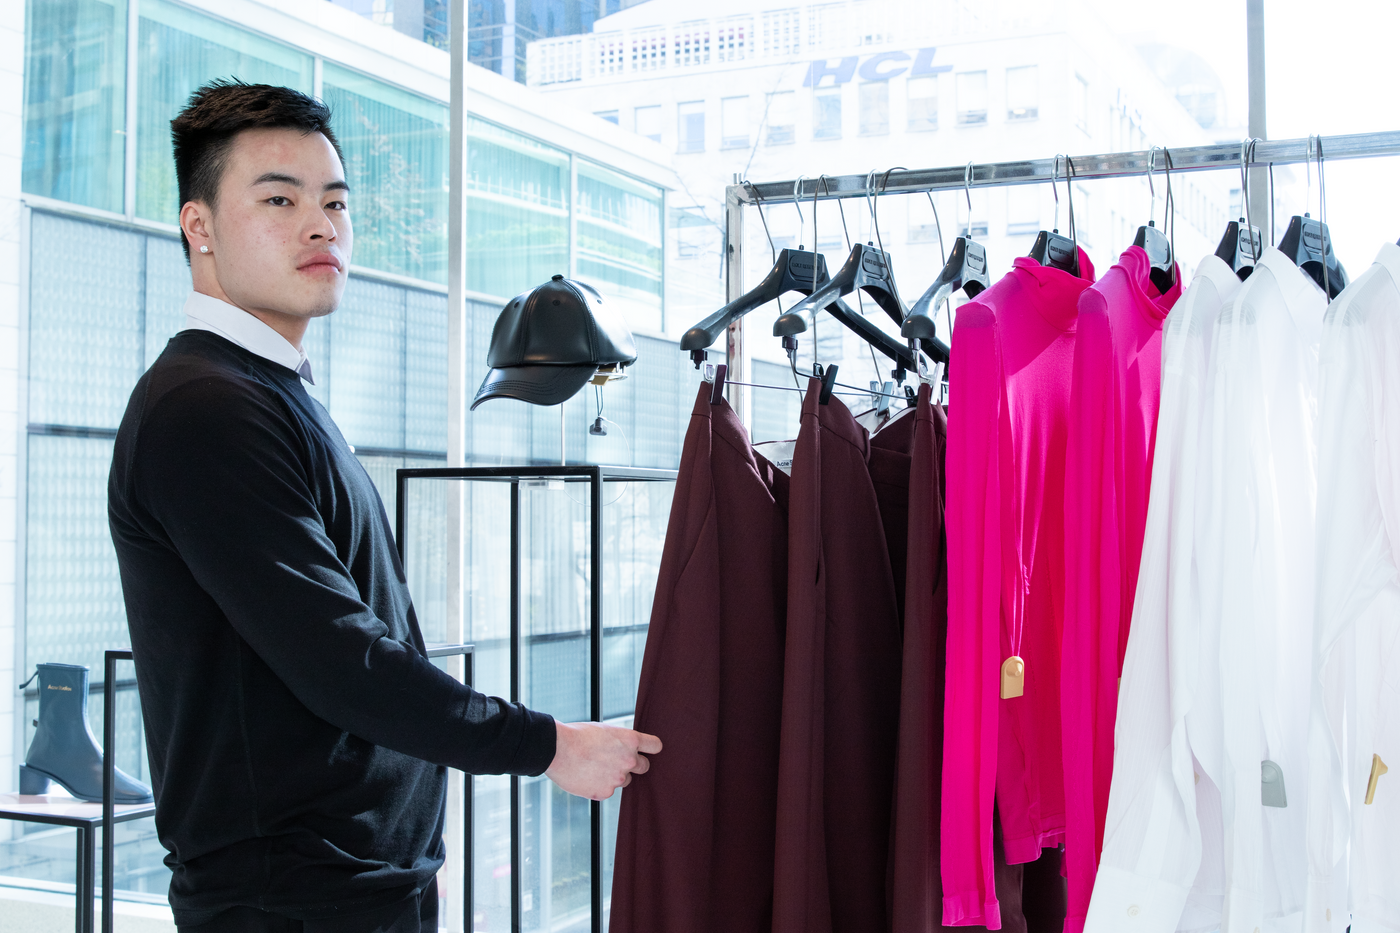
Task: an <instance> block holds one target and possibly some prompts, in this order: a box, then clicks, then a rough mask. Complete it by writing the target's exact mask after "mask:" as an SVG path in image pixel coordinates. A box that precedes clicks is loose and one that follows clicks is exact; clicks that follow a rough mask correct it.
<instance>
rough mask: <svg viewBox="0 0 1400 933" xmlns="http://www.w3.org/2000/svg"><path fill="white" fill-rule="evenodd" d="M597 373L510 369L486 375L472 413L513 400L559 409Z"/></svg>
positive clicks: (563, 368) (592, 370) (557, 368)
mask: <svg viewBox="0 0 1400 933" xmlns="http://www.w3.org/2000/svg"><path fill="white" fill-rule="evenodd" d="M597 371H598V367H597V366H593V365H589V366H509V367H506V368H503V369H493V370H491V371H490V372H488V373H487V374H486V379H485V380H483V381H482V383H481V388H480V389H477V391H476V398H475V399H474V400H473V401H472V410H473V411H475V410H476V406H478V405H480V404H481V403H482V402H485V401H487V400H489V399H493V398H513V399H518V400H519V401H522V402H529V403H530V404H531V405H558V404H561V403H563V402H567V401H568V400H569V399H571V398H573V397H574V396H575V395H576V394H577V393H578V390H579V389H582V388H583V387H584V386H585V385H587V383H588V380H589V379H592V378H593V374H594V373H596V372H597Z"/></svg>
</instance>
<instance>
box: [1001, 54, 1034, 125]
mask: <svg viewBox="0 0 1400 933" xmlns="http://www.w3.org/2000/svg"><path fill="white" fill-rule="evenodd" d="M1039 72H1040V69H1039V68H1037V67H1036V66H1035V65H1026V66H1024V67H1022V68H1008V69H1006V119H1007V120H1034V119H1035V118H1036V117H1038V116H1040V75H1039Z"/></svg>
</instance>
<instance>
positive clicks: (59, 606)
mask: <svg viewBox="0 0 1400 933" xmlns="http://www.w3.org/2000/svg"><path fill="white" fill-rule="evenodd" d="M111 464H112V441H110V440H108V439H105V438H87V437H53V436H48V435H31V436H30V438H29V464H28V466H29V473H28V495H27V498H26V508H27V513H26V517H27V532H28V533H27V537H26V541H25V597H26V598H25V620H24V623H25V645H24V648H25V664H26V666H28V667H29V668H31V669H32V668H33V666H34V665H35V664H37V663H39V662H40V661H61V662H63V663H65V664H86V665H88V667H90V668H92V669H93V670H94V671H96V672H97V678H96V679H98V680H101V679H102V673H101V672H102V652H103V651H106V650H107V649H108V648H125V647H128V645H129V644H130V642H129V638H128V635H127V630H126V611H125V607H124V605H123V603H122V588H121V577H120V574H119V573H118V570H117V555H116V551H114V550H113V549H112V539H111V536H110V534H109V533H108V530H107V472H108V470H109V469H110V467H111Z"/></svg>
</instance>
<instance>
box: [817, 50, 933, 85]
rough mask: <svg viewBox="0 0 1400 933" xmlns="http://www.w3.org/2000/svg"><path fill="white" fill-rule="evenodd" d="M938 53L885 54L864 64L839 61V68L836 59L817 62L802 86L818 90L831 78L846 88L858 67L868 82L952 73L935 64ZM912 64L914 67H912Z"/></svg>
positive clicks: (849, 59) (856, 60) (854, 57)
mask: <svg viewBox="0 0 1400 933" xmlns="http://www.w3.org/2000/svg"><path fill="white" fill-rule="evenodd" d="M935 51H937V50H936V49H934V48H927V49H919V50H918V51H917V52H915V53H914V54H913V55H910V54H909V53H908V52H881V53H879V54H878V55H871V56H870V57H869V58H867V59H866V60H865V61H863V62H862V61H860V56H859V55H851V56H848V57H846V58H842V59H836V60H835V61H836V64H835V65H832V64H831V63H832V61H833V59H827V58H822V59H817V60H816V61H814V62H812V63H811V65H809V66H808V68H807V78H806V80H805V81H803V82H802V86H803V87H817V86H818V85H820V84H821V83H822V81H823V80H825V79H826V78H828V77H830V78H832V79H833V80H832V83H833V84H845V83H846V82H847V81H850V80H851V79H852V78H853V77H855V74H856V66H857V65H859V66H860V76H861V78H862V79H863V80H865V81H888V80H889V79H890V78H897V77H899V76H900V75H902V74H906V73H907V74H908V75H909V77H911V78H918V77H922V76H924V75H936V74H938V73H940V72H944V71H952V70H953V66H952V65H935V64H934V63H933V53H934V52H935ZM911 61H912V62H913V64H910V62H911Z"/></svg>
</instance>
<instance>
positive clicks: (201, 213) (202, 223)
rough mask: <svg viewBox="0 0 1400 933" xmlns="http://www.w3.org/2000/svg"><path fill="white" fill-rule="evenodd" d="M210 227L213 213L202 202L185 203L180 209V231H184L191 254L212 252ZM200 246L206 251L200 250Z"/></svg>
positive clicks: (212, 240)
mask: <svg viewBox="0 0 1400 933" xmlns="http://www.w3.org/2000/svg"><path fill="white" fill-rule="evenodd" d="M212 226H213V213H212V211H210V210H209V205H208V204H205V203H204V202H203V201H186V202H185V205H184V207H182V208H180V229H181V230H183V231H184V233H185V239H186V240H189V243H190V252H191V253H200V252H204V253H207V252H210V251H212V250H213V248H214V238H213V236H212V232H211V228H212ZM201 246H204V247H208V249H203V250H201V249H200V247H201Z"/></svg>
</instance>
